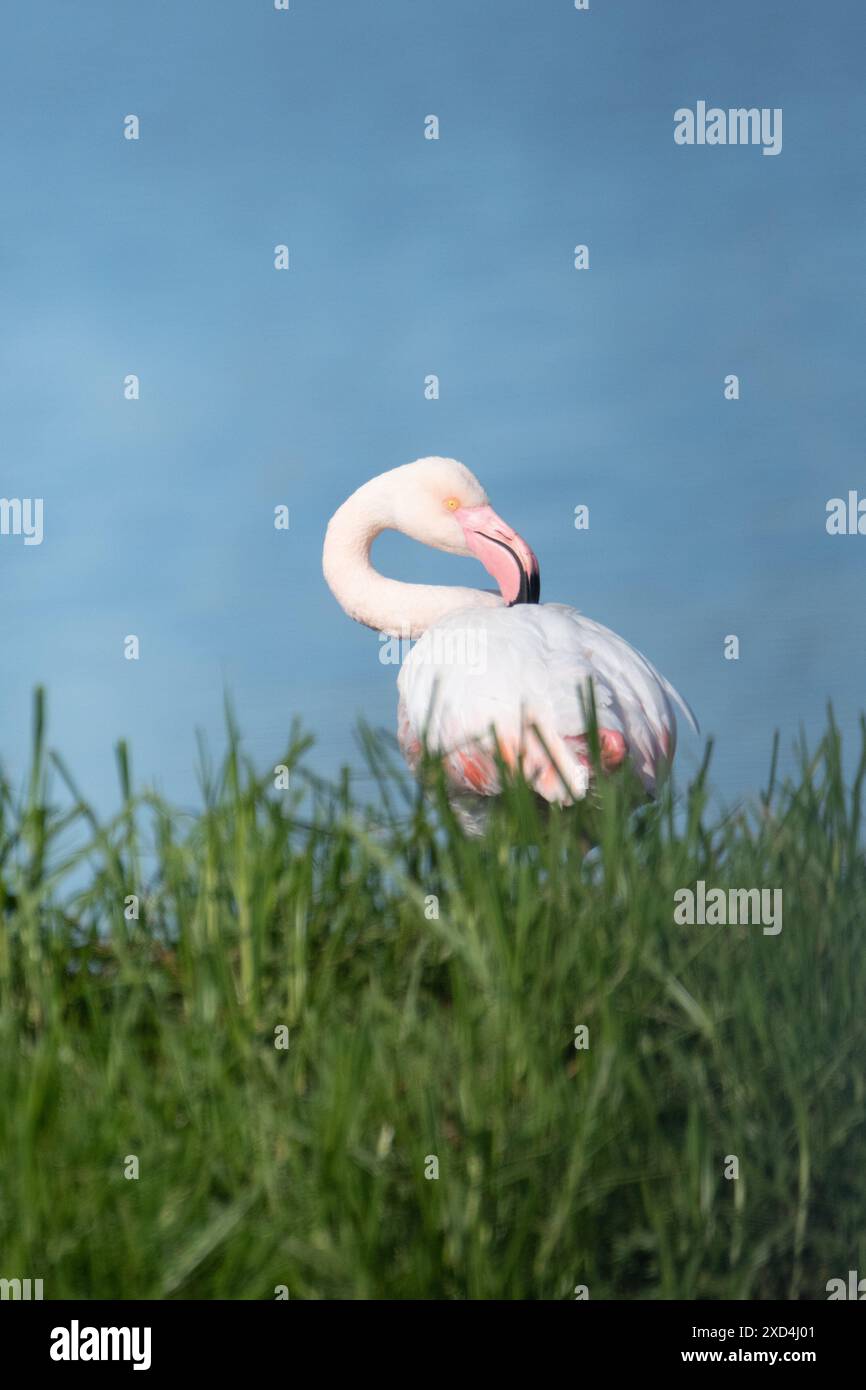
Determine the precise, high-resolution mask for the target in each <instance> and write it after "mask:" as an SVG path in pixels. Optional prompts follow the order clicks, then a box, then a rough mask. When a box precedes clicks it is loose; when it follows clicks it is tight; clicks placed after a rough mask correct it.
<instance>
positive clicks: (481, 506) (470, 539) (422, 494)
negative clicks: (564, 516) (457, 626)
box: [385, 458, 541, 605]
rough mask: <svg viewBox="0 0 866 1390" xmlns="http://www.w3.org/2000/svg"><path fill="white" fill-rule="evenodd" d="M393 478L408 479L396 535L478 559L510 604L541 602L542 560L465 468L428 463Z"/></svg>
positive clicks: (398, 500)
mask: <svg viewBox="0 0 866 1390" xmlns="http://www.w3.org/2000/svg"><path fill="white" fill-rule="evenodd" d="M393 474H405V475H407V476H406V477H405V478H401V480H400V481H401V484H402V486H400V487H399V489H396V490H395V495H394V525H395V527H396V529H397V530H399V531H403V532H404V533H405V534H406V535H408V536H411V537H412V538H413V539H414V540H417V541H420V542H421V543H422V544H424V545H430V546H433V547H434V548H435V549H436V550H445V551H447V552H448V553H449V554H450V555H474V556H475V558H476V559H477V560H480V561H481V563H482V565H483V566H484V568H485V569H486V570H487V572H488V574H490V575H491V576H492V577H493V578H494V579H495V580H496V583H497V584H498V585H499V590H500V593H501V594H502V597H503V599H504V600H505V602H506V603H507V604H508V605H511V604H514V603H538V600H539V597H540V594H541V576H540V573H539V568H538V561H537V560H536V558H535V556H534V554H533V553H532V550H531V549H530V547H529V546H528V545H527V544H526V541H524V540H523V539H522V537H520V536H519V535H518V534H517V532H516V531H515V530H514V529H513V528H512V527H511V526H509V525H508V523H507V522H506V521H503V520H502V517H501V516H498V515H497V513H496V512H495V511H494V510H493V508H492V507H491V505H490V503H489V501H488V500H487V494H486V493H485V491H484V489H483V487H482V486H481V484H480V483H479V481H478V479H477V478H476V477H475V475H474V474H473V473H470V471H469V469H468V468H467V467H466V466H465V464H462V463H458V461H457V459H446V458H424V459H418V460H416V462H415V463H407V464H405V465H404V466H403V467H402V468H396V469H394V470H393ZM393 474H392V475H385V476H386V477H387V476H393ZM410 476H411V481H412V485H411V486H409V485H408V484H409V477H410Z"/></svg>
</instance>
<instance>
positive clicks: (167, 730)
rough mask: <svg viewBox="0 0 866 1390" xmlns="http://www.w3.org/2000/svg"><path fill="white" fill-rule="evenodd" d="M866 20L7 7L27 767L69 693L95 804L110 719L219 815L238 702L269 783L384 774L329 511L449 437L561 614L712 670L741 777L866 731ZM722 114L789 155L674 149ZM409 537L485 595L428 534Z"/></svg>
mask: <svg viewBox="0 0 866 1390" xmlns="http://www.w3.org/2000/svg"><path fill="white" fill-rule="evenodd" d="M864 39H866V11H864V8H863V6H862V5H859V4H856V3H854V0H850V3H847V2H846V3H843V2H842V0H822V3H821V4H820V5H817V4H812V5H809V4H805V5H802V6H798V7H796V9H795V8H794V7H792V6H791V5H790V4H787V3H781V2H778V3H777V2H775V0H767V3H763V4H761V5H760V6H756V5H755V4H754V3H753V0H729V3H727V4H725V5H724V6H714V7H709V6H703V5H695V4H694V3H693V0H666V3H665V4H658V3H657V4H652V3H647V0H625V2H624V3H619V4H616V5H614V4H612V3H606V0H592V4H591V9H590V11H589V12H587V13H580V12H577V11H575V10H574V8H573V6H572V5H571V4H570V3H569V0H545V3H536V4H531V5H530V4H527V3H526V2H525V0H476V3H473V4H472V5H469V4H467V3H466V0H436V3H435V4H424V3H420V0H419V2H418V3H415V4H411V5H410V4H407V3H406V0H376V4H375V5H372V4H370V5H359V4H358V3H357V0H329V3H327V4H326V3H323V0H292V5H291V9H290V11H289V12H288V13H282V12H276V11H274V9H273V7H272V6H271V5H270V3H269V0H247V2H246V3H244V4H243V5H241V4H238V3H229V0H197V2H196V0H186V3H184V4H182V5H181V4H178V3H177V0H170V2H169V0H164V3H159V2H158V0H151V3H148V4H147V5H142V4H140V3H138V0H90V3H89V4H88V5H87V6H86V7H83V6H71V5H68V4H65V3H62V0H48V3H40V4H38V5H30V6H26V7H25V6H19V7H16V8H15V13H14V16H11V15H10V16H8V17H7V19H6V22H5V24H4V36H3V45H2V56H0V124H2V178H3V200H2V213H0V277H2V317H0V343H2V347H0V352H2V361H0V367H2V370H0V411H2V421H3V454H2V459H3V468H2V484H0V495H3V496H6V497H9V498H12V497H42V498H43V499H44V515H45V522H44V527H45V532H44V541H43V543H42V544H41V545H40V546H30V547H25V546H24V544H23V539H22V537H20V536H18V537H16V536H11V535H9V536H0V585H2V590H0V592H2V596H3V597H2V608H0V659H2V671H0V676H2V680H0V701H2V705H0V709H2V739H0V748H2V753H3V757H4V759H5V760H6V762H7V764H8V765H9V766H11V768H12V769H13V771H14V772H15V773H16V774H20V772H21V769H22V768H23V766H24V762H25V758H26V746H25V741H26V734H27V727H28V720H29V704H30V692H31V689H32V687H33V685H34V684H35V683H36V682H43V683H44V684H45V685H46V686H47V688H48V691H49V698H50V734H51V740H52V743H53V744H54V745H56V746H57V747H59V748H60V749H62V751H63V753H64V756H65V758H66V760H67V761H68V762H69V764H70V765H71V766H72V767H73V768H74V769H75V771H76V773H77V775H78V777H79V779H80V781H81V783H82V785H83V786H84V787H85V789H86V790H87V791H88V792H89V793H90V794H91V795H92V796H93V797H94V798H95V799H96V800H97V802H98V803H99V804H100V805H102V806H105V807H106V808H107V807H109V806H110V805H111V804H112V803H113V798H114V770H113V758H112V751H111V750H112V743H113V741H114V740H115V739H116V738H117V737H119V736H121V735H123V736H127V737H128V738H129V739H130V741H131V743H132V747H133V753H134V762H135V768H136V772H137V775H138V776H139V777H140V778H143V779H146V780H150V781H153V782H155V783H156V784H157V785H158V786H160V787H161V788H162V790H164V791H165V792H166V793H168V794H169V795H171V796H173V797H176V798H178V799H179V800H189V799H191V797H192V795H193V789H194V771H193V763H194V757H195V744H194V731H195V729H196V728H202V729H204V730H205V731H207V732H208V734H209V736H210V737H211V739H212V741H213V742H214V743H215V744H216V745H218V743H219V739H220V730H221V725H222V704H223V696H224V692H225V690H229V691H230V692H231V693H232V695H233V698H234V701H235V705H236V707H237V712H238V718H239V722H240V724H241V726H242V728H243V729H244V731H245V733H246V736H247V742H248V746H249V748H250V750H251V751H252V753H253V754H254V755H255V756H256V758H257V759H259V760H260V761H262V762H263V763H264V764H267V763H268V762H269V761H273V760H276V757H277V755H278V753H279V751H280V749H281V746H282V744H283V743H284V741H285V738H286V735H287V731H288V727H289V723H290V720H291V717H292V715H294V714H299V715H300V716H301V717H302V719H303V721H304V723H305V724H306V726H307V727H308V728H310V729H312V731H313V732H314V733H315V734H316V735H317V737H318V745H317V748H318V751H317V755H316V759H317V763H318V766H319V767H320V768H322V769H323V770H325V771H332V770H334V769H335V768H336V767H337V766H338V765H339V763H340V762H341V761H343V760H346V759H350V760H351V759H354V758H355V753H354V744H353V733H352V731H353V727H354V724H355V720H356V717H357V715H358V714H359V713H363V714H364V715H365V716H366V717H367V718H368V719H369V720H370V721H372V722H373V723H374V724H382V725H385V726H387V727H392V726H393V722H394V704H395V694H394V670H393V668H389V667H387V666H382V665H381V664H380V663H379V660H378V651H379V644H378V642H377V640H376V637H375V635H374V634H372V633H368V632H365V631H363V630H361V629H357V628H355V627H354V626H353V625H352V624H351V623H350V622H349V620H348V619H346V618H344V616H343V615H342V614H341V613H340V612H339V610H338V609H337V607H336V605H335V604H334V602H333V600H332V598H331V596H330V594H329V592H328V591H327V589H326V587H325V585H324V582H323V580H322V577H321V571H320V549H321V541H322V535H323V531H324V527H325V524H326V522H327V519H328V517H329V515H330V514H331V512H332V511H333V510H334V509H335V508H336V506H337V505H338V504H339V503H340V502H341V501H342V499H343V498H344V496H346V495H347V494H348V493H349V492H350V491H352V490H353V489H354V488H355V487H356V486H357V485H358V484H359V483H361V482H363V481H364V480H365V479H367V478H368V477H370V476H372V475H373V474H375V473H377V472H380V471H382V470H383V469H385V468H388V467H393V466H395V465H396V464H399V463H403V462H406V461H407V460H409V459H412V458H416V457H418V456H420V455H424V454H428V453H439V454H449V455H454V456H456V457H459V458H462V459H463V460H464V461H465V462H466V463H467V464H468V465H469V466H470V467H471V468H472V469H473V470H474V471H475V472H476V473H477V474H478V475H479V477H480V478H481V479H482V481H483V482H484V484H485V486H486V487H487V489H488V491H489V493H490V496H491V500H492V501H493V503H494V505H495V506H496V508H497V510H498V511H499V512H500V513H501V514H502V515H503V516H505V517H506V518H507V519H508V520H509V521H510V522H511V523H512V525H514V526H515V527H516V528H517V529H518V530H519V531H520V532H521V533H522V534H523V535H524V536H526V538H527V539H528V540H529V541H530V543H531V545H532V546H533V548H534V549H535V551H536V553H537V554H538V556H539V558H540V561H541V568H542V580H543V588H544V596H545V597H547V598H549V599H554V598H555V599H557V600H560V601H565V602H570V603H573V604H575V605H576V606H577V607H579V608H581V609H582V610H583V611H585V612H586V613H588V614H590V615H591V616H592V617H594V618H597V619H598V620H600V621H602V622H604V623H606V624H608V625H609V626H611V627H613V628H615V629H617V630H618V631H620V632H621V633H622V634H623V635H624V636H626V637H627V638H629V639H630V640H631V641H633V642H634V643H635V644H636V645H637V646H639V647H640V648H641V649H642V650H644V651H645V652H646V653H647V655H649V656H650V657H651V658H652V659H653V660H654V661H655V662H656V663H657V664H658V665H659V666H660V667H661V669H662V670H663V671H664V672H665V674H666V675H668V677H669V678H670V679H671V680H672V681H674V683H675V684H676V685H678V686H679V688H680V689H681V690H682V691H683V693H684V694H685V695H686V696H687V698H688V699H689V700H690V702H691V703H692V705H693V706H694V708H695V709H696V711H697V712H698V715H699V717H700V719H701V723H702V728H703V731H704V732H705V733H710V734H712V735H713V736H714V737H715V739H716V746H717V752H716V759H715V778H716V785H717V787H718V791H719V795H720V796H721V797H723V798H724V799H726V800H731V799H735V798H738V797H740V796H743V795H747V794H748V793H749V791H750V790H751V789H753V788H754V787H756V786H757V785H759V784H760V783H761V782H762V780H763V778H764V776H765V774H766V768H767V763H768V758H769V750H770V743H771V738H772V731H773V730H774V729H775V728H776V727H778V728H780V729H781V730H782V733H783V746H784V747H788V746H789V745H790V742H791V740H792V739H793V737H794V736H795V734H796V732H797V729H798V727H799V726H800V724H801V723H802V724H803V725H804V726H805V728H806V729H807V731H811V732H814V731H815V730H816V729H818V728H819V727H820V726H821V724H822V722H823V717H824V708H825V703H826V700H827V699H828V697H832V699H833V701H834V702H835V706H836V710H837V714H838V717H839V720H840V723H841V724H842V727H843V729H844V730H845V731H846V732H847V733H849V734H850V733H851V731H852V730H853V728H854V722H855V718H856V714H857V712H858V710H859V709H860V708H861V706H862V705H864V704H866V681H864V676H866V642H864V637H866V624H864V616H863V615H864V584H863V577H864V567H866V536H859V535H858V536H845V537H830V536H828V535H827V533H826V530H825V525H824V522H825V506H826V502H827V500H828V499H829V498H831V497H835V496H843V497H844V496H847V493H848V490H849V489H851V488H855V489H856V488H858V487H859V488H860V490H861V493H862V494H863V495H866V469H864V399H866V392H864V389H863V382H862V374H863V353H862V347H861V343H862V335H863V323H864V300H866V277H864V235H863V232H864V181H863V127H864V118H866V93H864V87H863V82H862V54H863V51H864ZM698 100H706V101H707V102H708V103H709V104H713V103H717V104H718V105H719V106H721V107H723V108H727V107H735V106H757V107H769V108H776V107H780V108H782V110H783V113H784V125H783V131H784V138H783V148H782V152H781V153H780V154H779V155H778V156H776V157H765V156H762V154H761V151H760V148H755V147H723V148H718V147H717V148H711V147H707V146H704V147H697V146H695V147H679V146H677V145H675V143H674V140H673V126H674V122H673V112H674V110H675V109H676V108H678V107H681V106H686V105H688V106H691V107H694V106H695V103H696V102H697V101H698ZM130 113H134V114H137V115H138V116H139V118H140V123H141V135H140V139H139V140H138V141H128V140H125V139H124V138H123V121H124V117H125V116H126V115H128V114H130ZM429 114H436V115H437V116H438V117H439V120H440V123H441V130H440V139H439V140H438V141H429V140H425V139H424V138H423V129H424V118H425V117H426V116H427V115H429ZM278 243H285V244H287V245H288V246H289V248H290V263H291V268H290V270H288V271H287V272H277V271H275V270H274V268H273V254H274V246H275V245H276V244H278ZM578 243H586V244H587V245H588V246H589V248H590V268H589V270H587V271H581V272H578V271H576V270H575V269H574V268H573V264H572V260H573V248H574V246H575V245H576V244H578ZM129 373H135V374H137V375H138V376H139V377H140V382H141V397H140V399H139V400H138V401H128V400H125V399H124V395H123V381H124V378H125V377H126V376H127V374H129ZM429 373H436V374H438V375H439V377H440V381H441V397H440V399H439V400H438V401H427V400H425V398H424V393H423V384H424V378H425V377H426V376H427V375H428V374H429ZM729 373H736V374H737V375H738V376H739V378H740V383H741V385H740V391H741V397H740V399H739V400H738V401H726V400H725V399H724V395H723V382H724V378H725V376H726V375H727V374H729ZM280 503H285V504H286V505H288V506H289V508H290V513H291V526H290V529H289V531H288V532H283V531H276V530H274V528H273V525H272V515H273V508H274V507H275V506H276V505H278V504H280ZM580 503H583V504H586V505H587V506H588V507H589V508H590V527H589V530H588V531H583V532H578V531H575V529H574V526H573V513H574V508H575V506H576V505H577V504H580ZM377 560H378V562H379V563H380V564H381V567H382V568H383V569H386V570H388V571H389V572H391V573H393V574H395V575H399V576H400V577H402V578H406V579H418V580H422V579H423V580H434V581H435V580H439V581H441V582H449V581H453V582H459V583H467V582H468V583H473V582H478V583H482V584H483V583H486V582H487V581H486V577H483V576H482V575H481V572H480V570H478V569H477V567H476V566H474V565H473V563H472V562H470V561H465V562H464V561H455V560H452V559H449V558H448V557H446V556H444V555H439V554H434V553H432V552H429V553H428V552H424V551H422V550H419V548H418V547H415V546H412V545H411V544H410V543H408V542H406V541H404V540H402V539H400V538H396V537H386V538H383V540H382V541H381V542H380V545H379V547H378V550H377ZM476 576H477V577H476ZM132 633H134V634H136V635H137V636H138V637H139V639H140V643H141V658H140V660H139V661H137V662H133V661H126V660H124V656H123V640H124V637H125V636H126V635H127V634H132ZM727 634H736V635H738V637H739V639H740V651H741V654H740V659H739V661H736V662H734V661H726V660H724V658H723V639H724V637H725V636H726V635H727ZM699 753H700V744H699V742H698V741H697V740H695V739H693V738H691V736H689V737H687V738H685V739H684V741H683V745H682V761H683V766H684V768H685V769H686V770H688V768H689V767H690V766H693V765H694V762H695V760H696V759H697V757H698V756H699Z"/></svg>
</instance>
